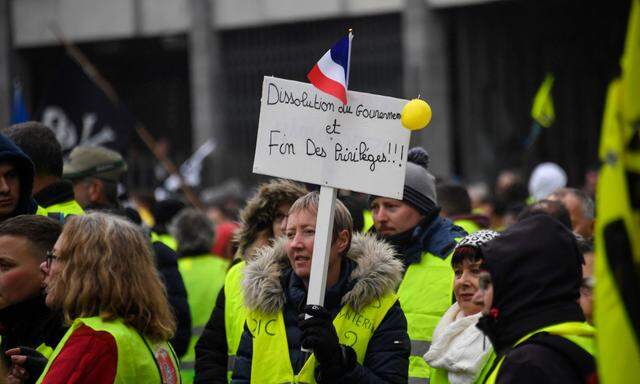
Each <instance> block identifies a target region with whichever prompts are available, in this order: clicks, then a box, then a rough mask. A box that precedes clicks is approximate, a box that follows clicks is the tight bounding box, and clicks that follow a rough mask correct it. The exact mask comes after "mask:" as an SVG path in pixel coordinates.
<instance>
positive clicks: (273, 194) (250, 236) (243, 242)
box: [234, 179, 308, 260]
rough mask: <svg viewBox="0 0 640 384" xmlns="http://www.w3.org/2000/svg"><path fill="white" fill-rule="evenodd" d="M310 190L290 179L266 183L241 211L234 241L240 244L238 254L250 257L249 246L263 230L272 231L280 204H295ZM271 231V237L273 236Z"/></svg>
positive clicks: (245, 257) (244, 257) (246, 257)
mask: <svg viewBox="0 0 640 384" xmlns="http://www.w3.org/2000/svg"><path fill="white" fill-rule="evenodd" d="M307 193H308V191H307V190H306V189H305V188H304V186H302V185H301V184H298V183H294V182H293V181H290V180H284V179H275V180H271V181H270V182H268V183H264V184H262V185H261V186H260V188H259V189H258V192H257V193H256V194H255V195H254V196H253V197H252V198H251V199H249V201H247V205H246V206H245V207H244V208H243V209H242V211H240V215H239V216H240V228H238V230H237V231H236V234H235V236H234V241H235V242H236V243H237V244H238V253H237V254H238V255H240V257H242V258H243V259H245V260H246V259H248V258H250V256H251V255H248V254H247V250H248V248H249V247H250V246H251V244H252V243H253V242H254V241H255V240H256V239H257V237H258V234H259V233H260V232H261V231H263V230H265V229H266V230H268V231H269V232H271V224H272V223H273V221H274V220H275V218H276V214H277V210H278V206H279V205H280V204H293V202H294V201H296V200H298V198H300V197H302V196H304V195H306V194H307ZM272 236H273V233H270V235H269V237H272Z"/></svg>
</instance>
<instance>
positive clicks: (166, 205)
mask: <svg viewBox="0 0 640 384" xmlns="http://www.w3.org/2000/svg"><path fill="white" fill-rule="evenodd" d="M185 207H186V204H185V203H184V202H182V201H181V200H179V199H173V198H172V199H166V200H160V201H156V202H155V204H153V206H152V207H151V213H152V214H153V219H154V222H155V225H154V226H153V228H152V229H153V232H152V234H151V236H152V238H153V239H154V240H157V241H160V242H161V243H163V244H164V245H166V246H167V247H169V248H171V249H172V250H174V251H175V250H177V249H178V243H177V242H176V239H175V237H173V235H171V233H170V232H169V224H170V223H171V220H173V218H174V217H176V215H177V214H178V212H180V211H181V210H183V209H184V208H185Z"/></svg>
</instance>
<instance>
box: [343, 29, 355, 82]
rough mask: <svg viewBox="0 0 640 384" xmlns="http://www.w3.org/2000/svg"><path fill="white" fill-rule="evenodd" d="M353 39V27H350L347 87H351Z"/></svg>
mask: <svg viewBox="0 0 640 384" xmlns="http://www.w3.org/2000/svg"><path fill="white" fill-rule="evenodd" d="M352 40H353V29H352V28H349V54H348V55H347V77H346V79H345V80H346V81H345V82H346V83H347V84H346V88H347V89H349V73H350V72H351V41H352Z"/></svg>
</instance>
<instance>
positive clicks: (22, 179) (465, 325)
mask: <svg viewBox="0 0 640 384" xmlns="http://www.w3.org/2000/svg"><path fill="white" fill-rule="evenodd" d="M429 161H430V159H429V155H428V154H427V152H426V151H425V150H424V149H422V148H413V149H411V150H410V151H409V154H408V162H407V167H406V175H405V184H404V194H403V198H402V200H397V199H392V198H387V197H381V196H375V195H372V196H363V195H360V194H356V193H352V192H349V191H341V192H340V194H339V199H338V200H337V202H336V205H335V208H334V214H333V217H334V219H333V220H334V222H333V232H332V237H331V243H330V249H329V260H328V272H327V280H326V292H325V295H324V305H322V306H318V305H306V303H307V292H308V291H309V279H310V270H311V261H312V258H313V257H314V255H313V250H314V241H315V231H316V217H317V215H318V207H319V195H318V192H317V191H314V190H313V189H314V188H313V186H305V185H303V184H299V183H296V182H294V181H290V180H282V179H273V180H271V181H268V182H265V183H263V184H261V185H260V186H259V187H258V188H257V189H256V190H255V191H254V190H245V189H243V188H242V187H241V186H240V185H238V184H237V183H227V184H225V185H221V186H216V187H214V188H208V189H204V190H203V191H202V193H201V196H200V198H201V201H202V202H203V203H204V206H205V208H206V209H196V208H194V207H189V206H188V204H187V203H186V200H183V199H182V197H181V196H179V195H176V196H171V197H170V198H167V199H164V200H161V201H155V199H154V198H153V195H152V194H149V193H146V194H145V193H129V194H128V195H127V197H125V198H123V196H122V193H121V191H120V189H119V182H120V181H122V180H123V175H124V174H125V172H126V170H127V164H126V163H125V161H124V159H123V157H122V156H121V155H120V154H119V153H117V152H115V151H112V150H110V149H107V148H103V147H97V146H93V147H86V146H80V147H76V148H75V149H73V151H71V153H70V154H69V155H68V157H67V159H66V160H64V159H63V153H62V150H61V147H60V145H59V144H58V142H57V140H56V138H55V135H53V133H52V131H51V130H50V129H49V128H47V127H46V126H44V125H42V124H40V123H36V122H28V123H23V124H19V125H15V126H11V127H8V128H6V129H3V130H2V133H1V134H0V337H1V339H0V340H1V347H2V352H3V355H4V356H3V357H4V359H2V363H0V375H1V376H2V377H0V382H3V381H6V382H7V383H12V384H18V383H44V384H54V383H91V384H102V383H166V384H169V383H228V382H231V383H249V382H252V383H293V382H300V383H314V382H318V383H342V382H344V383H352V384H354V383H436V384H440V383H452V384H454V383H455V384H462V383H541V382H542V383H586V382H595V381H594V380H596V378H597V373H596V368H595V363H594V356H595V354H596V351H595V348H594V334H595V328H594V326H595V325H594V324H593V318H592V314H591V312H592V303H591V293H592V289H593V287H594V285H595V280H594V278H593V259H594V258H593V240H592V237H593V228H594V213H595V209H594V203H593V190H594V189H593V185H587V186H583V187H581V188H570V187H568V186H567V176H566V174H565V173H564V171H563V170H562V168H560V167H559V166H558V165H556V164H553V163H543V164H540V165H539V166H538V167H536V168H535V170H534V171H533V172H532V174H531V177H530V178H529V180H528V182H527V181H526V180H525V178H524V177H523V176H522V175H521V174H519V173H518V172H517V171H514V170H506V171H503V172H501V173H500V174H499V176H498V178H497V179H496V183H495V189H494V190H493V191H492V192H489V188H487V187H486V186H485V185H482V184H473V185H472V184H470V185H465V184H463V183H460V182H458V181H455V180H440V179H437V178H436V177H435V176H434V175H433V174H432V173H431V172H430V171H429Z"/></svg>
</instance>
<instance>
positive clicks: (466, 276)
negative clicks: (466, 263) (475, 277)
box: [460, 271, 472, 287]
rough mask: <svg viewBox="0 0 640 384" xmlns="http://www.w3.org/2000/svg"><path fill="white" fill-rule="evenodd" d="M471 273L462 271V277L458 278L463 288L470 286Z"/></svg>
mask: <svg viewBox="0 0 640 384" xmlns="http://www.w3.org/2000/svg"><path fill="white" fill-rule="evenodd" d="M471 277H472V276H471V272H469V271H462V276H460V284H462V285H464V286H467V287H468V286H471Z"/></svg>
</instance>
